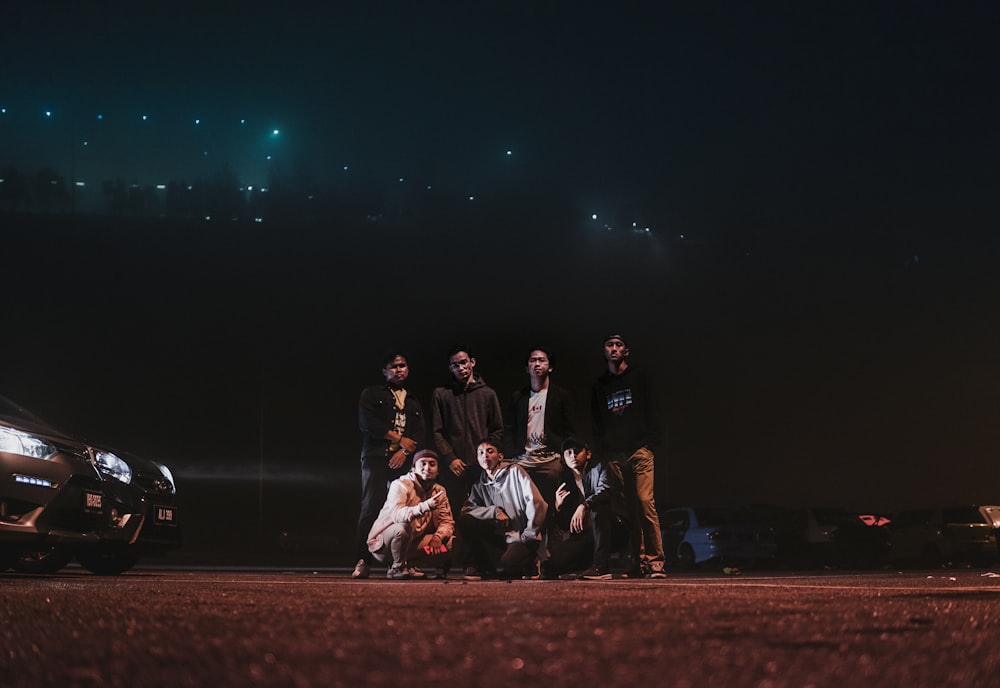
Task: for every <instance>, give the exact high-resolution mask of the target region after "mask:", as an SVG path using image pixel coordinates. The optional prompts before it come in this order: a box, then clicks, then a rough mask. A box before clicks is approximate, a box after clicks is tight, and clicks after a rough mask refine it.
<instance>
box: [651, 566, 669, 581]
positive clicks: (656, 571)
mask: <svg viewBox="0 0 1000 688" xmlns="http://www.w3.org/2000/svg"><path fill="white" fill-rule="evenodd" d="M666 577H667V574H665V573H664V572H663V568H662V566H659V567H653V568H650V569H649V570H648V571H646V578H666Z"/></svg>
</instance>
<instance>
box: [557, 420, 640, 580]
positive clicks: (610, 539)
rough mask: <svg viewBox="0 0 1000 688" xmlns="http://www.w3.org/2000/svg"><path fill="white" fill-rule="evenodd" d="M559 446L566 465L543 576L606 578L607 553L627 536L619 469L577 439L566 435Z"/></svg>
mask: <svg viewBox="0 0 1000 688" xmlns="http://www.w3.org/2000/svg"><path fill="white" fill-rule="evenodd" d="M562 452H563V461H564V462H565V470H564V471H563V482H562V484H561V485H559V487H558V489H557V490H556V498H555V507H556V514H555V521H556V523H557V525H558V528H559V531H560V536H559V537H554V538H551V539H550V549H551V550H552V551H551V554H550V556H549V558H548V559H546V560H545V561H543V562H542V568H541V573H542V578H556V577H560V576H562V577H571V578H586V579H588V580H610V578H611V555H612V553H614V552H616V551H618V550H620V549H622V548H624V547H625V545H626V544H627V543H628V539H629V522H628V516H627V514H628V512H627V510H626V506H625V493H624V488H623V483H622V477H621V473H619V472H618V468H617V466H614V465H611V464H606V463H604V462H602V461H597V460H596V459H594V458H593V456H592V455H591V452H590V447H588V446H587V443H586V442H583V441H582V440H580V439H577V438H573V437H570V438H567V439H566V441H565V442H563V443H562Z"/></svg>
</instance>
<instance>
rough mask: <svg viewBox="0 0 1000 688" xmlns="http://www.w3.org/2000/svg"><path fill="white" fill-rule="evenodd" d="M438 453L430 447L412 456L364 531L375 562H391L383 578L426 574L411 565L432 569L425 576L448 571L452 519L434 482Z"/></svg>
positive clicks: (443, 494)
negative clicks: (411, 463)
mask: <svg viewBox="0 0 1000 688" xmlns="http://www.w3.org/2000/svg"><path fill="white" fill-rule="evenodd" d="M438 470H439V469H438V457H437V454H436V453H435V452H433V451H431V450H430V449H423V450H421V451H418V452H417V453H416V454H414V455H413V468H411V469H410V472H409V473H407V474H406V475H404V476H402V477H399V478H397V479H396V480H393V481H392V484H391V485H390V486H389V495H388V497H386V500H385V504H384V505H383V506H382V511H381V512H379V515H378V518H376V519H375V523H374V524H373V525H372V529H371V532H370V533H369V534H368V549H369V551H370V552H371V553H372V556H373V557H374V558H375V559H376V560H378V561H379V562H386V561H387V560H391V563H390V565H389V568H388V570H387V571H386V577H387V578H389V579H390V580H406V579H410V578H425V577H427V576H426V574H425V573H424V572H423V571H420V570H419V569H418V568H416V567H415V566H414V564H415V563H426V564H427V565H429V566H432V567H434V569H435V572H434V574H432V575H431V576H430V578H444V577H445V576H447V575H448V568H449V566H450V563H451V550H452V549H453V544H454V543H453V542H452V540H453V536H454V533H455V521H454V518H453V517H452V515H451V504H449V503H448V493H447V492H446V491H445V489H444V488H443V487H442V486H441V485H439V484H438V483H437V477H438Z"/></svg>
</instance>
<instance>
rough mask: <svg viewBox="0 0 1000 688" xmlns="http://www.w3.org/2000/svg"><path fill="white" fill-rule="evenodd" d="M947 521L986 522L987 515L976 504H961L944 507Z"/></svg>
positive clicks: (942, 514)
mask: <svg viewBox="0 0 1000 688" xmlns="http://www.w3.org/2000/svg"><path fill="white" fill-rule="evenodd" d="M941 517H942V519H943V520H944V522H945V523H986V517H985V516H983V513H982V512H981V511H980V510H979V509H978V508H976V507H974V506H959V507H951V508H948V509H942V513H941Z"/></svg>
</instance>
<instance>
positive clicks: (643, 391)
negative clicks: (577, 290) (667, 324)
mask: <svg viewBox="0 0 1000 688" xmlns="http://www.w3.org/2000/svg"><path fill="white" fill-rule="evenodd" d="M628 355H629V350H628V346H627V345H626V344H625V339H624V337H622V335H621V334H618V333H613V334H610V335H608V336H607V337H605V338H604V360H605V361H606V362H607V370H605V371H604V373H603V374H602V375H601V376H600V377H599V378H598V379H597V383H596V384H595V385H594V389H593V394H592V397H591V413H592V416H593V421H594V436H595V437H594V439H595V445H596V447H597V450H598V452H599V454H600V456H602V457H604V458H605V460H607V461H609V462H614V463H616V464H618V465H619V466H620V467H621V471H622V476H623V477H624V479H625V497H626V499H628V500H629V502H630V506H631V509H630V512H631V515H632V517H633V527H632V536H631V539H632V542H631V543H630V545H631V552H632V570H631V571H629V575H630V576H633V575H635V576H643V577H646V578H665V577H666V574H665V573H664V572H663V562H664V557H663V539H662V536H661V534H660V518H659V516H658V515H657V513H656V502H655V500H654V498H653V486H654V481H653V458H654V456H653V450H654V448H655V447H656V446H657V445H658V444H659V443H660V434H661V433H660V419H659V415H658V409H657V407H656V403H655V401H656V400H655V397H654V395H653V391H652V389H651V388H650V384H649V381H648V380H647V378H646V376H645V375H644V374H643V373H642V372H640V371H637V370H636V369H635V368H634V367H632V366H630V365H629V363H628Z"/></svg>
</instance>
